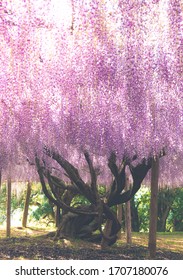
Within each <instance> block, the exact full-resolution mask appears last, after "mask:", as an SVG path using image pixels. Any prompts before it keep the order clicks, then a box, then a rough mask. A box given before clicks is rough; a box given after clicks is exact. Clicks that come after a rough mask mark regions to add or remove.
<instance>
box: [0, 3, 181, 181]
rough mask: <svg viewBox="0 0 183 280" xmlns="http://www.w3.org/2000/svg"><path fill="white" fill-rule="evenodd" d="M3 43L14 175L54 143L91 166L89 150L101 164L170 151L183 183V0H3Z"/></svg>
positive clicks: (167, 175) (0, 85) (6, 149)
mask: <svg viewBox="0 0 183 280" xmlns="http://www.w3.org/2000/svg"><path fill="white" fill-rule="evenodd" d="M0 45H1V59H0V165H1V169H2V170H3V172H2V173H3V174H4V176H5V177H6V176H7V174H8V172H9V171H10V170H11V176H12V177H13V178H14V179H16V178H19V177H21V176H22V174H24V176H27V179H29V178H31V176H32V178H33V176H34V166H31V165H29V163H30V162H34V159H35V155H38V156H41V155H42V154H44V149H45V147H49V148H50V149H54V150H56V151H59V153H60V154H61V155H62V156H63V157H65V158H67V159H69V161H70V162H72V163H74V164H75V165H76V166H80V167H81V169H82V170H83V173H84V170H85V167H84V161H83V151H86V150H87V151H88V152H89V153H90V155H91V156H92V157H93V161H94V164H95V165H97V166H98V167H99V168H100V169H101V170H102V166H103V165H104V163H105V162H106V159H107V158H108V157H109V156H110V154H111V152H115V153H116V156H117V159H118V161H121V159H122V158H123V157H124V155H125V156H128V157H134V156H136V157H137V161H141V160H142V159H144V158H145V159H148V158H149V157H150V156H153V155H157V154H161V153H162V151H163V152H164V153H165V156H164V157H162V159H161V180H162V182H164V183H167V184H182V183H183V175H182V174H183V172H182V170H183V3H182V0H111V1H109V0H60V1H57V0H36V1H35V0H1V1H0ZM27 158H28V160H29V163H28V162H27V161H26V159H27ZM45 160H48V159H47V157H46V156H45ZM48 163H49V160H48ZM134 164H135V162H134ZM104 173H105V172H104ZM104 173H102V172H101V176H99V177H100V180H101V181H102V180H105V178H104V177H105V176H104V175H105V174H104ZM106 176H107V174H106ZM106 178H107V177H106Z"/></svg>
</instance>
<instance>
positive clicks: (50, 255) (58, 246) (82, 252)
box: [0, 227, 183, 259]
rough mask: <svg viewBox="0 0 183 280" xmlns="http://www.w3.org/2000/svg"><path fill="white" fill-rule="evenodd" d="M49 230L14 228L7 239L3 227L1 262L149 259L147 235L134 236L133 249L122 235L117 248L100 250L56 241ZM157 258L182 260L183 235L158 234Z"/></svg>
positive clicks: (90, 246) (88, 245)
mask: <svg viewBox="0 0 183 280" xmlns="http://www.w3.org/2000/svg"><path fill="white" fill-rule="evenodd" d="M50 230H51V228H49V229H47V230H45V229H43V228H21V227H20V228H16V227H14V228H12V229H11V238H6V232H5V229H4V228H2V227H0V259H148V249H147V244H148V234H146V233H133V235H132V245H131V246H129V245H126V241H125V234H124V233H122V234H121V238H120V240H118V241H117V243H116V244H115V245H114V246H112V247H110V248H109V249H107V250H101V249H100V246H99V245H97V244H92V243H88V242H84V241H81V240H66V239H63V240H59V241H54V240H53V238H52V237H49V236H48V235H46V234H47V233H48V232H50ZM52 230H54V229H53V228H52ZM157 259H183V232H179V233H158V234H157Z"/></svg>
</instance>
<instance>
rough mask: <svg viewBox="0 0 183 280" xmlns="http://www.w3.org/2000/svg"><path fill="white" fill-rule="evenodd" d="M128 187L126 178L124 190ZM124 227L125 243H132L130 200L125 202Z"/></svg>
mask: <svg viewBox="0 0 183 280" xmlns="http://www.w3.org/2000/svg"><path fill="white" fill-rule="evenodd" d="M129 189H130V185H129V179H128V178H127V179H126V184H125V190H126V191H128V190H129ZM125 229H126V241H127V244H131V243H132V225H131V207H130V200H129V201H127V202H126V203H125Z"/></svg>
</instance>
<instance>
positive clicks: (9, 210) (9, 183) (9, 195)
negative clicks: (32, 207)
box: [6, 177, 11, 237]
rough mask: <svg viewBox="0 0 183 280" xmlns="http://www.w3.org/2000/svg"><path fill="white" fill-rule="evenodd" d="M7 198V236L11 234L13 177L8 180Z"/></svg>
mask: <svg viewBox="0 0 183 280" xmlns="http://www.w3.org/2000/svg"><path fill="white" fill-rule="evenodd" d="M6 197H7V200H6V211H7V212H6V237H10V235H11V178H10V177H9V178H8V182H7V195H6Z"/></svg>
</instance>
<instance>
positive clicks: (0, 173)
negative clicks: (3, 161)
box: [0, 169, 2, 192]
mask: <svg viewBox="0 0 183 280" xmlns="http://www.w3.org/2000/svg"><path fill="white" fill-rule="evenodd" d="M1 183H2V170H1V169H0V192H1Z"/></svg>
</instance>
